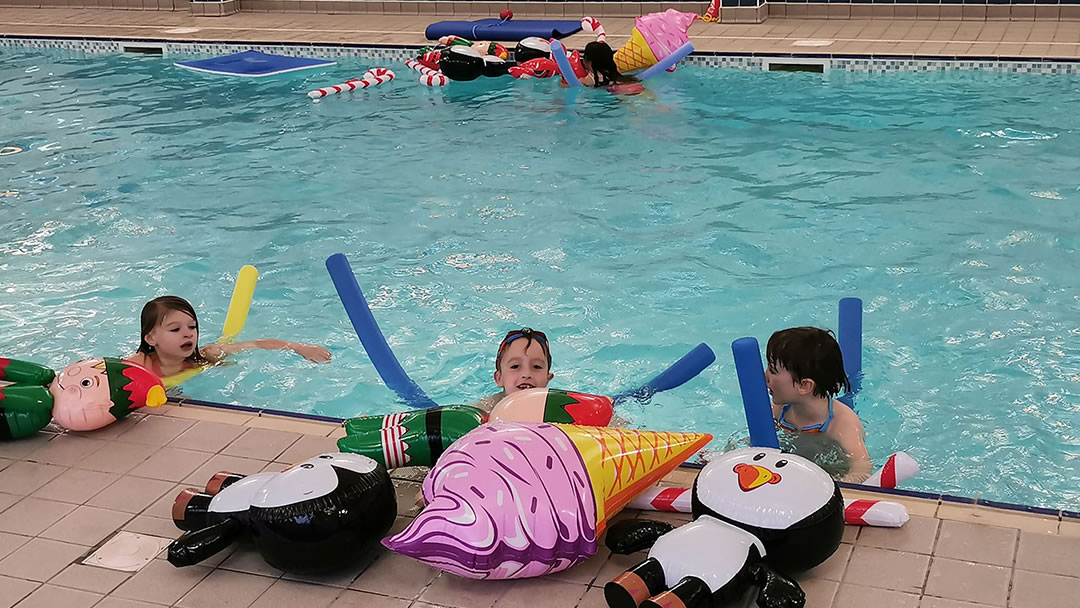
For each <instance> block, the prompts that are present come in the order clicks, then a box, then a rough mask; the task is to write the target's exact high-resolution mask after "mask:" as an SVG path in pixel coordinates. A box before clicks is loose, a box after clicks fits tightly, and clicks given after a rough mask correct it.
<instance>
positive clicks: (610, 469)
mask: <svg viewBox="0 0 1080 608" xmlns="http://www.w3.org/2000/svg"><path fill="white" fill-rule="evenodd" d="M711 439H712V436H711V435H707V434H696V433H663V432H653V431H637V430H628V429H611V428H599V427H581V426H569V425H561V424H547V423H524V422H493V423H490V424H486V425H484V426H481V427H479V428H477V429H476V430H474V431H472V432H470V433H469V434H468V435H466V436H465V437H462V438H461V439H459V440H458V441H457V442H455V443H454V444H453V445H452V446H450V448H449V449H447V450H446V451H445V452H444V453H443V455H442V457H441V458H440V459H439V461H438V462H437V464H436V465H435V467H433V468H432V469H431V472H430V473H428V476H427V477H426V478H425V479H424V486H423V492H424V499H425V502H426V503H427V507H426V508H425V509H424V510H423V511H422V512H421V513H420V515H418V516H417V517H416V519H415V520H414V521H413V522H412V523H411V524H410V525H409V526H408V527H407V528H406V529H405V530H403V531H402V532H400V533H399V534H397V535H395V536H392V537H390V538H387V539H385V540H384V541H383V544H384V545H386V546H387V547H388V548H390V549H391V550H393V551H396V552H398V553H401V554H403V555H406V556H409V557H412V558H414V559H417V560H420V561H422V562H424V563H427V564H429V565H431V566H434V567H436V568H441V569H443V570H447V571H449V572H453V573H455V574H459V575H461V576H465V577H468V578H476V579H512V578H527V577H533V576H541V575H544V574H549V573H552V572H559V571H562V570H565V569H567V568H570V567H572V566H575V565H577V564H579V563H581V562H583V561H585V560H587V559H588V558H589V557H591V556H592V555H594V554H595V553H596V549H597V537H598V536H599V534H600V533H601V532H603V530H604V529H605V528H606V526H607V523H608V521H609V520H610V518H611V517H612V516H614V515H615V514H616V513H618V512H619V510H620V509H622V508H623V507H624V506H626V505H627V504H628V503H629V502H630V501H631V500H633V498H634V496H635V495H636V494H637V493H638V492H640V491H642V490H644V489H646V488H648V487H649V486H651V485H652V484H654V483H655V482H656V481H658V480H659V479H660V478H661V477H663V476H664V475H666V474H667V473H668V472H670V471H672V470H673V469H674V468H675V467H677V466H678V465H679V464H681V463H682V462H683V461H684V460H686V459H687V458H689V457H690V456H692V455H693V454H695V453H696V452H697V451H698V450H699V449H701V448H702V447H703V446H704V445H705V444H706V443H708V442H709V441H710V440H711Z"/></svg>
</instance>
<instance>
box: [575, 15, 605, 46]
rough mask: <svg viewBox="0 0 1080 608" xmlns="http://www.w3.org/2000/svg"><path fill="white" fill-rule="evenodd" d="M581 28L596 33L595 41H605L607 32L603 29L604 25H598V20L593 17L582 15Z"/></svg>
mask: <svg viewBox="0 0 1080 608" xmlns="http://www.w3.org/2000/svg"><path fill="white" fill-rule="evenodd" d="M581 29H583V30H585V31H586V32H592V33H594V34H596V41H597V42H607V32H605V31H604V26H602V25H600V22H599V21H597V20H596V19H595V18H593V17H582V18H581Z"/></svg>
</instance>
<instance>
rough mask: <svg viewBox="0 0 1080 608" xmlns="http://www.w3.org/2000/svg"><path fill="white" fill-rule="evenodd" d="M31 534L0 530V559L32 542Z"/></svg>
mask: <svg viewBox="0 0 1080 608" xmlns="http://www.w3.org/2000/svg"><path fill="white" fill-rule="evenodd" d="M31 538H32V537H30V536H23V535H22V534H12V533H10V532H0V559H4V558H5V557H7V556H9V555H11V554H12V553H13V552H14V551H15V550H16V549H18V548H19V547H21V546H23V545H25V544H26V543H28V542H30V539H31Z"/></svg>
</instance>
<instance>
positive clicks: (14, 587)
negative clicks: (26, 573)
mask: <svg viewBox="0 0 1080 608" xmlns="http://www.w3.org/2000/svg"><path fill="white" fill-rule="evenodd" d="M40 585H41V583H35V582H33V581H24V580H22V579H17V578H8V577H6V576H0V608H11V607H12V606H14V605H15V604H18V603H19V602H20V601H22V599H23V598H24V597H26V596H28V595H30V593H32V592H33V591H34V589H37V588H38V587H39V586H40Z"/></svg>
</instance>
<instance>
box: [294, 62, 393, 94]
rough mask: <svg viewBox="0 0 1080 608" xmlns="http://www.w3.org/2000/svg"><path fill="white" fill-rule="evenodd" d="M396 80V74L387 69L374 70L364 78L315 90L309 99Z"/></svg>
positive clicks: (311, 92) (368, 72)
mask: <svg viewBox="0 0 1080 608" xmlns="http://www.w3.org/2000/svg"><path fill="white" fill-rule="evenodd" d="M393 79H394V73H393V72H391V71H390V70H388V69H386V68H374V69H371V70H368V71H367V72H365V73H364V77H363V78H351V79H349V80H346V81H345V82H343V83H341V84H336V85H334V86H332V87H326V88H323V89H315V90H314V91H310V92H308V97H310V98H312V99H319V98H320V97H326V96H327V95H333V94H336V93H343V92H345V91H355V90H356V89H366V88H368V87H373V86H375V85H379V84H383V83H386V82H390V81H391V80H393Z"/></svg>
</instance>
